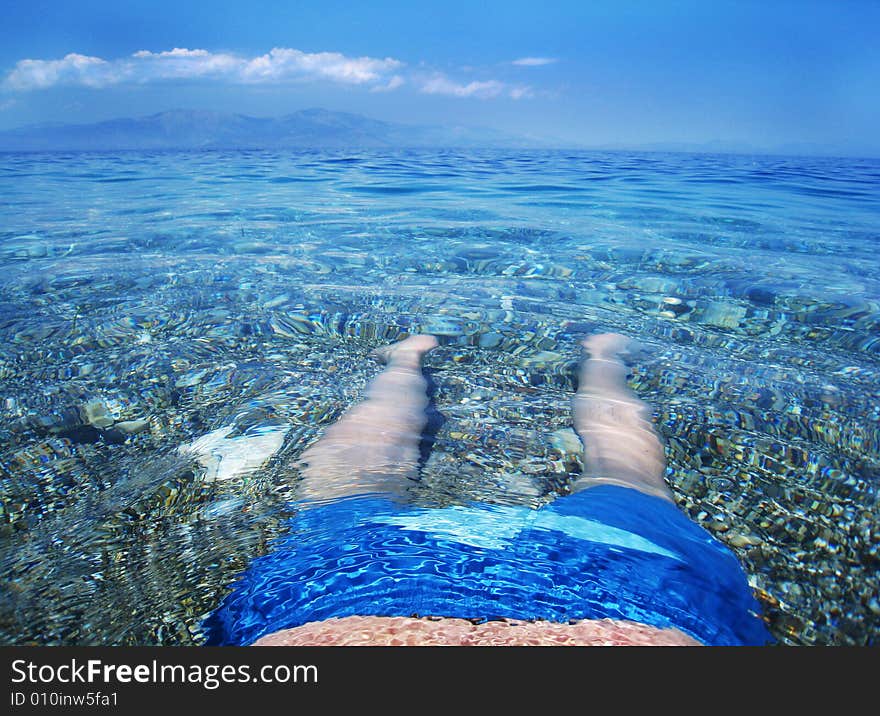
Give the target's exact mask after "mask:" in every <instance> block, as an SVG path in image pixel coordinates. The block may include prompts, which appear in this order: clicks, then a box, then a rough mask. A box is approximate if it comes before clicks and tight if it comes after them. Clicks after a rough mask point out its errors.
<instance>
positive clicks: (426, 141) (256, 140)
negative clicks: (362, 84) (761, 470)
mask: <svg viewBox="0 0 880 716" xmlns="http://www.w3.org/2000/svg"><path fill="white" fill-rule="evenodd" d="M534 146H541V145H540V144H539V143H538V142H536V141H534V140H532V139H529V138H523V137H516V136H513V135H507V134H504V133H502V132H497V131H495V130H491V129H478V128H469V127H439V126H437V127H431V126H414V125H406V124H396V123H392V122H382V121H379V120H376V119H370V118H369V117H364V116H362V115H359V114H350V113H348V112H331V111H328V110H325V109H304V110H301V111H299V112H295V113H294V114H289V115H287V116H285V117H278V118H266V117H249V116H246V115H243V114H229V113H222V112H210V111H195V110H171V111H168V112H160V113H159V114H153V115H150V116H149V117H138V118H121V119H111V120H108V121H105V122H97V123H94V124H59V123H54V122H53V123H48V124H38V125H29V126H26V127H20V128H18V129H12V130H6V131H0V151H59V150H60V151H64V150H98V151H100V150H116V149H276V148H277V149H280V148H346V149H352V148H370V147H534Z"/></svg>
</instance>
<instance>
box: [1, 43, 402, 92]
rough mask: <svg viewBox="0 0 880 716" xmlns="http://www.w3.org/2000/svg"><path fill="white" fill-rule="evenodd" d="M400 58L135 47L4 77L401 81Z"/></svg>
mask: <svg viewBox="0 0 880 716" xmlns="http://www.w3.org/2000/svg"><path fill="white" fill-rule="evenodd" d="M401 67H403V63H402V62H400V61H399V60H395V59H393V58H390V57H386V58H384V59H379V58H375V57H348V56H346V55H343V54H341V53H339V52H315V53H309V52H302V51H301V50H295V49H291V48H285V47H276V48H274V49H272V50H271V51H270V52H268V53H266V54H265V55H260V56H258V57H243V56H241V55H235V54H231V53H224V52H209V51H208V50H199V49H195V50H190V49H187V48H182V47H175V48H174V49H172V50H167V51H164V52H150V51H149V50H139V51H138V52H135V53H134V54H133V55H131V56H130V57H125V58H120V59H117V60H109V61H108V60H104V59H102V58H100V57H88V56H85V55H78V54H73V53H72V54H69V55H67V56H66V57H64V58H63V59H61V60H31V59H27V60H20V61H19V62H17V63H16V65H15V67H14V68H13V69H12V71H11V72H9V73H8V74H7V76H6V78H5V80H4V83H3V84H4V86H5V87H6V88H8V89H13V90H34V89H46V88H48V87H53V86H55V85H61V84H65V85H81V86H85V87H106V86H108V85H113V84H119V83H121V82H136V83H146V82H153V81H157V80H168V79H218V80H226V81H229V82H241V83H249V84H256V83H277V82H285V81H290V80H328V81H331V82H338V83H342V84H355V85H384V86H385V88H386V89H394V88H395V87H399V86H400V85H401V84H403V79H402V78H400V79H399V81H397V80H395V78H394V75H393V73H394V72H395V71H396V70H398V69H399V68H401Z"/></svg>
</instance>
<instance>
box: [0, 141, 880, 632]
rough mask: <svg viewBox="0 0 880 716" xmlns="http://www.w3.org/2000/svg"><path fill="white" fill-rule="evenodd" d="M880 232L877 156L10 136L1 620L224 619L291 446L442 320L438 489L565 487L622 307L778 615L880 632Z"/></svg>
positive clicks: (776, 618)
mask: <svg viewBox="0 0 880 716" xmlns="http://www.w3.org/2000/svg"><path fill="white" fill-rule="evenodd" d="M878 243H880V161H878V160H869V159H864V160H862V159H833V158H796V157H758V156H716V155H687V154H651V153H644V154H634V153H587V152H566V151H522V150H515V151H514V150H511V151H473V150H467V151H457V150H438V151H404V150H400V151H382V152H376V151H334V152H318V151H311V152H306V151H303V152H293V151H287V152H275V151H273V152H260V151H241V152H231V151H230V152H223V151H211V152H201V153H198V152H163V153H136V152H130V153H128V152H120V153H113V154H97V153H92V154H90V153H83V154H60V153H56V154H4V155H0V509H2V513H0V575H2V580H0V590H2V595H0V597H2V598H0V641H2V642H3V643H7V644H30V643H34V644H198V643H202V641H203V640H204V634H203V630H202V627H201V624H202V622H203V620H204V617H205V615H206V614H209V613H210V612H211V611H212V610H214V609H215V608H216V607H217V605H218V604H219V603H220V601H221V600H222V598H223V596H224V595H225V594H226V593H227V592H228V590H229V588H230V585H231V584H232V583H233V582H234V580H235V578H236V577H237V576H238V575H239V574H241V573H242V571H243V570H244V569H245V568H246V567H247V565H248V564H249V563H250V562H251V561H252V560H253V559H254V558H255V557H257V556H259V555H261V554H264V553H265V552H266V551H268V550H269V549H271V543H272V541H273V539H275V538H276V537H278V536H279V535H282V534H283V533H284V532H285V530H286V526H287V518H288V516H289V514H290V512H289V510H290V504H291V502H292V501H293V500H295V497H296V484H297V480H298V479H299V474H298V472H297V469H296V466H295V464H296V459H297V457H298V455H299V454H301V453H302V451H303V450H304V449H305V448H306V447H307V446H308V445H310V444H312V443H313V442H314V441H315V440H316V439H318V438H319V437H320V435H321V432H322V430H323V429H324V428H325V427H326V426H327V425H328V424H330V423H332V422H333V421H334V420H336V419H337V418H338V417H339V415H341V414H342V412H343V411H344V410H345V409H346V408H347V407H348V406H350V405H351V404H352V403H354V402H357V401H358V400H359V399H360V397H361V396H362V395H363V390H364V387H365V385H366V384H367V382H368V381H369V379H370V378H371V377H372V376H374V375H375V374H376V372H377V371H378V370H379V367H378V366H377V365H376V364H375V362H373V361H372V360H371V359H370V358H369V353H370V351H371V350H372V349H373V348H375V347H377V346H379V345H383V344H386V343H389V342H391V341H394V340H397V339H399V338H401V337H403V336H406V335H408V334H412V333H415V332H428V333H433V334H434V335H436V336H437V337H438V339H439V340H440V343H441V345H440V347H439V348H438V349H437V350H436V351H434V352H433V353H431V354H430V355H429V357H428V359H427V362H426V372H427V373H428V375H429V377H430V379H431V385H432V421H431V428H430V437H431V440H430V444H429V445H428V447H429V448H430V449H426V450H425V451H424V454H423V461H422V465H421V477H420V481H419V482H418V483H417V484H414V485H413V486H412V488H411V492H412V499H414V500H416V501H418V502H419V503H421V504H422V505H425V506H436V507H444V506H450V505H462V504H467V503H468V502H470V501H474V500H478V501H480V502H483V503H487V504H493V505H497V506H498V509H506V508H507V507H509V506H512V505H513V506H517V505H527V506H532V507H537V506H539V505H542V504H546V503H547V502H549V501H551V500H553V499H555V498H556V497H557V496H558V495H564V494H565V492H566V490H567V486H568V485H570V483H571V480H572V479H573V478H574V477H575V476H577V474H578V473H579V471H580V470H581V468H582V465H581V463H580V454H579V451H580V446H579V443H578V441H577V438H576V435H575V434H574V433H573V432H572V430H571V412H570V403H569V401H570V397H571V393H572V391H573V390H574V389H575V387H576V368H577V362H578V360H579V358H580V356H581V349H580V347H579V340H580V339H581V338H582V337H583V336H584V335H587V334H589V333H592V332H596V331H617V332H621V333H625V334H627V335H629V336H632V337H634V338H636V339H638V341H639V342H640V344H641V347H642V350H641V352H640V354H639V355H638V356H636V357H635V359H634V360H633V362H632V366H631V372H630V374H629V376H628V381H629V385H630V388H631V389H632V390H633V391H635V392H636V394H637V395H638V396H639V397H640V398H642V399H643V400H645V401H646V402H647V403H649V404H650V405H651V407H652V409H653V418H654V422H655V428H656V430H657V431H658V433H659V434H660V435H661V437H662V440H663V442H664V445H665V450H666V459H667V462H668V468H667V475H666V477H667V481H668V483H669V484H670V487H671V488H672V490H673V492H674V495H675V500H676V503H677V505H678V506H679V507H680V508H681V509H682V510H684V511H685V512H686V513H687V515H688V516H689V517H690V518H691V519H693V520H694V521H696V522H698V523H699V524H701V525H702V526H703V527H705V528H706V529H707V530H709V531H710V532H711V533H712V534H713V535H714V536H716V537H717V538H718V539H719V540H721V541H722V542H724V543H725V544H727V545H728V546H729V547H730V548H731V549H732V550H733V551H734V553H735V554H736V556H737V557H738V558H739V560H740V562H741V564H742V565H743V568H744V570H745V571H746V573H747V575H748V578H749V582H750V584H751V586H752V587H753V589H754V591H755V594H756V596H757V597H758V599H759V601H760V602H761V605H762V607H763V610H764V614H765V618H766V620H767V623H768V627H769V628H770V630H771V632H772V633H773V635H774V637H775V638H776V639H777V640H779V641H780V642H782V643H792V644H814V643H818V644H870V643H876V640H877V635H878V633H880V602H878V593H880V578H878V572H880V515H878V510H877V494H878V482H880V428H878V420H880V407H878V393H880V360H878V358H880V260H878Z"/></svg>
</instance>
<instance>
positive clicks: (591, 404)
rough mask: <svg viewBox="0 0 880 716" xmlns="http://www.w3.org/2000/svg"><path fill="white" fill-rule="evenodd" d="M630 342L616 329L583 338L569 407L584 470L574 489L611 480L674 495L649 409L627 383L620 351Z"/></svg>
mask: <svg viewBox="0 0 880 716" xmlns="http://www.w3.org/2000/svg"><path fill="white" fill-rule="evenodd" d="M628 343H629V339H627V338H626V337H625V336H621V335H620V334H617V333H603V334H598V335H594V336H590V337H589V338H587V339H586V340H584V341H583V346H584V348H585V349H586V350H587V352H588V353H589V357H588V358H586V359H585V360H584V362H583V364H582V365H581V372H580V381H579V385H578V391H577V393H575V396H574V399H573V401H572V410H573V413H574V429H575V431H576V432H577V434H578V435H580V438H581V441H582V442H583V443H584V472H583V476H582V477H580V478H579V479H578V480H576V481H575V483H574V485H573V486H572V490H573V491H575V492H576V491H578V490H583V489H585V488H588V487H592V486H594V485H601V484H613V485H621V486H623V487H631V488H634V489H636V490H640V491H641V492H645V493H647V494H650V495H656V496H658V497H663V498H665V499H667V500H672V493H671V492H670V491H669V488H668V487H667V485H666V481H665V480H664V479H663V474H664V472H665V467H666V463H665V460H664V456H663V446H662V445H661V444H660V440H659V438H658V437H657V434H656V433H655V432H654V429H653V427H652V425H651V413H650V410H649V409H648V406H647V405H645V403H643V402H642V401H641V400H639V399H638V398H637V397H636V396H635V395H633V393H632V391H630V390H629V388H628V387H627V385H626V366H624V364H623V361H621V360H620V357H619V356H620V354H621V353H622V352H623V351H624V350H625V349H626V347H627V344H628Z"/></svg>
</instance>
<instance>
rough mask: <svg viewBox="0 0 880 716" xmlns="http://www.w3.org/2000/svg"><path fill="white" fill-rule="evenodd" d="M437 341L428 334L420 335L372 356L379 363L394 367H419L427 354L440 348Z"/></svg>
mask: <svg viewBox="0 0 880 716" xmlns="http://www.w3.org/2000/svg"><path fill="white" fill-rule="evenodd" d="M438 345H439V344H438V342H437V339H436V338H435V337H434V336H432V335H429V334H427V333H419V334H416V335H414V336H410V337H409V338H404V339H403V340H402V341H398V342H397V343H392V344H391V345H388V346H381V347H380V348H376V349H375V350H373V351H371V352H370V356H371V357H372V358H374V359H375V360H376V361H378V362H379V363H382V364H383V365H384V364H387V365H394V364H398V363H402V364H405V365H411V366H418V365H420V364H421V362H422V358H423V357H424V355H425V354H426V353H428V352H429V351H431V350H433V349H434V348H436V347H437V346H438Z"/></svg>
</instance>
